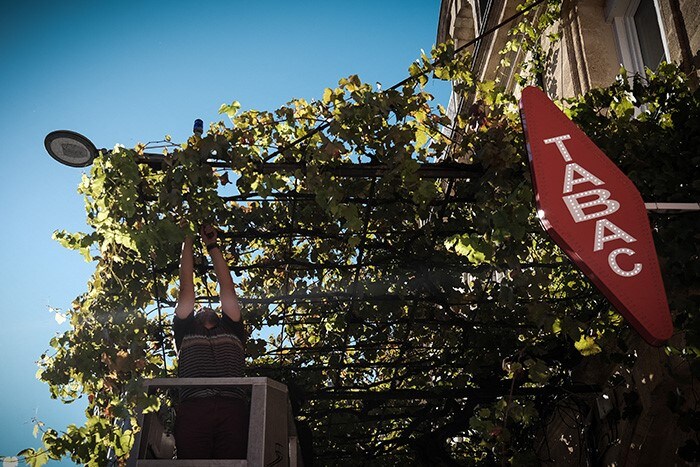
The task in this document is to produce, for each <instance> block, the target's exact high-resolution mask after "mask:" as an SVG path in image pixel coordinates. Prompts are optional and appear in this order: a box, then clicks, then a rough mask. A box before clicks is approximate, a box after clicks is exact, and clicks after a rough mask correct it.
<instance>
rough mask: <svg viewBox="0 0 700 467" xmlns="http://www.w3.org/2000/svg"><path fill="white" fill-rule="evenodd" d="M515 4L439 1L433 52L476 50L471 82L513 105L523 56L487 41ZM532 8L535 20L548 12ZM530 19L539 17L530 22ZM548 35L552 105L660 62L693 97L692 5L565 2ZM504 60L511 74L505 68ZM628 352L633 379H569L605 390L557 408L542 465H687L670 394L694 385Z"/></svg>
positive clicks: (541, 447)
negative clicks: (509, 96) (493, 85)
mask: <svg viewBox="0 0 700 467" xmlns="http://www.w3.org/2000/svg"><path fill="white" fill-rule="evenodd" d="M520 3H522V0H443V1H442V4H441V9H440V18H439V23H438V34H437V41H438V43H439V42H445V41H446V40H448V39H452V40H454V41H455V45H456V47H459V46H462V45H464V44H467V43H469V42H474V43H473V45H471V46H470V47H469V49H470V51H471V53H472V58H471V60H472V71H473V73H474V77H475V79H478V80H482V81H483V80H497V81H498V82H499V83H500V84H501V85H503V86H505V87H506V89H507V90H509V91H512V92H514V93H515V94H516V95H517V94H518V92H519V90H518V83H517V79H516V73H517V71H518V69H519V67H518V64H519V63H522V61H523V60H524V58H525V57H524V52H523V51H522V50H511V51H510V52H508V53H507V54H505V55H504V54H500V53H499V51H501V50H502V49H503V48H504V46H505V45H506V43H507V42H508V41H509V40H510V39H511V38H512V37H509V35H508V31H509V29H510V27H511V26H512V25H513V24H509V25H507V26H506V27H502V28H499V29H497V30H496V31H494V32H493V33H490V34H487V35H484V33H485V32H488V31H489V30H490V29H492V28H493V27H495V26H496V25H498V24H500V23H501V22H503V21H504V20H505V19H507V18H509V17H510V16H512V15H514V14H516V13H517V11H518V10H517V7H518V5H519V4H520ZM537 8H540V10H539V11H540V12H541V11H542V9H543V8H544V5H540V6H539V7H537ZM533 17H535V18H536V17H537V14H535V15H529V16H528V17H527V18H528V19H527V20H528V21H533V19H532V18H533ZM552 28H553V29H554V31H551V32H555V33H557V34H558V35H559V37H560V39H559V40H557V41H552V42H550V41H549V40H548V39H546V38H542V46H543V50H544V51H545V52H546V56H547V57H548V59H547V61H546V62H545V67H544V72H543V73H542V75H541V76H540V79H539V82H540V84H541V86H542V87H543V88H544V90H545V91H546V92H547V93H548V95H549V96H550V97H551V98H553V99H561V98H566V97H573V96H577V95H581V94H584V93H586V92H587V91H589V90H591V89H593V88H597V87H607V86H610V85H611V84H612V83H613V82H614V79H615V77H616V75H617V74H618V73H619V72H620V67H621V66H623V67H624V68H625V69H626V70H627V71H628V72H629V73H640V74H644V73H645V69H651V70H654V69H656V68H657V67H658V65H659V64H660V63H661V62H662V61H668V62H674V63H676V64H679V65H680V68H681V70H683V71H684V72H685V73H686V74H687V75H688V76H689V79H690V80H691V86H694V87H697V83H698V69H699V68H700V53H699V50H700V2H698V0H562V5H561V17H560V19H559V20H558V21H557V22H556V24H555V25H554V26H553V27H552ZM482 35H483V37H481V38H479V37H480V36H482ZM504 57H506V58H507V59H508V61H509V62H510V63H511V66H502V65H501V60H502V58H504ZM471 97H472V96H460V95H457V94H454V93H453V95H452V96H451V98H450V104H449V107H448V111H449V112H450V113H451V114H452V115H454V114H455V113H460V112H462V111H463V109H468V108H469V105H471V102H470V98H471ZM682 338H683V337H682V336H675V337H674V339H682ZM628 344H629V347H630V349H633V353H634V355H635V356H636V362H635V363H634V366H633V369H632V371H631V373H630V374H627V375H622V374H620V373H619V370H620V367H619V366H616V365H614V364H611V363H609V362H604V361H603V360H602V359H601V360H599V359H596V358H595V357H594V358H589V359H586V360H585V361H584V363H583V364H581V365H580V366H579V367H578V368H577V369H576V370H575V372H574V373H575V374H574V375H573V377H574V379H577V380H578V381H580V382H585V383H588V384H600V385H601V386H605V387H608V388H609V389H608V390H606V391H605V392H602V393H599V394H593V395H591V397H590V398H589V399H588V400H586V401H585V404H582V405H578V406H576V405H563V404H559V405H557V406H556V407H553V409H552V414H551V417H550V418H549V419H548V420H547V421H546V428H545V429H544V430H543V434H542V437H541V439H540V440H539V441H538V443H536V446H534V449H535V450H536V452H537V454H538V457H539V458H540V459H546V460H547V461H544V465H617V466H622V465H628V466H637V465H654V466H660V465H687V464H686V463H685V462H684V461H683V460H682V458H681V457H680V456H679V455H678V450H679V447H680V446H681V445H683V443H685V441H686V440H688V439H689V436H693V435H692V434H689V432H688V430H687V429H686V430H684V429H682V428H681V427H679V426H677V424H676V423H675V422H674V420H675V419H674V417H673V415H672V412H671V410H670V406H671V405H673V403H674V401H671V400H669V399H668V398H667V394H669V393H670V392H673V390H674V387H675V386H674V385H675V384H676V382H677V381H678V380H679V379H680V380H683V379H684V378H685V380H686V381H688V383H687V384H688V385H689V387H691V389H690V392H691V393H694V391H693V389H692V385H693V384H696V385H697V381H693V377H692V375H691V372H690V369H689V368H688V366H687V364H686V365H684V362H683V361H682V360H680V359H678V358H673V357H669V356H667V355H666V354H665V353H664V352H663V350H660V349H657V348H653V347H650V346H648V345H646V344H645V343H644V342H642V340H641V339H636V340H634V341H633V342H629V343H628ZM611 381H618V382H617V383H615V384H612V383H610V382H611ZM676 402H677V401H676ZM691 433H692V430H691Z"/></svg>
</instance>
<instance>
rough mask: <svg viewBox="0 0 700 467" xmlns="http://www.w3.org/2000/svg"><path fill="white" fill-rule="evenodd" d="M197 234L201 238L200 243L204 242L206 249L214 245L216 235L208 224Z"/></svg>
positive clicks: (214, 230)
mask: <svg viewBox="0 0 700 467" xmlns="http://www.w3.org/2000/svg"><path fill="white" fill-rule="evenodd" d="M199 233H200V235H201V236H202V242H204V244H205V245H206V246H207V247H208V246H210V245H216V240H217V238H218V234H217V232H216V229H215V228H214V227H212V226H211V225H209V224H204V225H203V226H202V228H201V229H200V231H199Z"/></svg>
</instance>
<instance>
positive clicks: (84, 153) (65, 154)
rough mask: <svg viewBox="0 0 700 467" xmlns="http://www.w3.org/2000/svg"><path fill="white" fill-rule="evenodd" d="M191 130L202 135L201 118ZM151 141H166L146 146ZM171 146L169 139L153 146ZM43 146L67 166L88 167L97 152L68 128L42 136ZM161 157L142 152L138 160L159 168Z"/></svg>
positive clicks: (86, 140)
mask: <svg viewBox="0 0 700 467" xmlns="http://www.w3.org/2000/svg"><path fill="white" fill-rule="evenodd" d="M193 131H194V134H196V135H199V136H202V133H203V132H204V122H203V121H202V120H201V119H199V118H198V119H196V120H195V121H194V128H193ZM151 143H166V141H151V142H149V143H148V144H147V145H146V147H149V146H150V145H151ZM171 146H175V147H177V144H173V143H170V140H168V141H167V143H166V144H165V145H164V146H155V147H161V148H162V147H166V148H167V147H171ZM44 147H45V148H46V151H47V152H48V153H49V155H50V156H51V157H53V158H54V159H55V160H57V161H58V162H60V163H61V164H64V165H67V166H69V167H88V166H89V165H92V162H93V161H94V160H95V157H97V153H98V151H97V148H96V147H95V145H94V144H93V143H92V141H90V140H89V139H87V138H86V137H85V136H83V135H81V134H80V133H76V132H75V131H70V130H56V131H52V132H51V133H49V134H48V135H46V138H44ZM150 147H153V146H150ZM100 151H102V152H103V153H104V154H111V153H112V151H111V150H107V149H100ZM163 159H164V157H163V155H162V154H154V153H143V154H141V155H140V156H139V158H138V162H139V163H140V164H146V165H148V166H150V167H151V168H154V169H160V168H161V165H162V162H163Z"/></svg>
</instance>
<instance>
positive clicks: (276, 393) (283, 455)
mask: <svg viewBox="0 0 700 467" xmlns="http://www.w3.org/2000/svg"><path fill="white" fill-rule="evenodd" d="M144 386H146V388H147V391H148V393H149V394H154V393H155V391H156V389H168V388H181V387H188V388H196V387H207V388H213V387H241V388H244V389H248V390H250V423H249V427H248V457H247V459H173V458H172V456H173V454H174V451H173V447H174V445H171V444H169V443H164V442H163V434H164V432H165V428H164V427H163V425H162V423H161V422H160V420H159V419H158V417H157V416H156V414H152V413H149V414H141V415H140V416H139V425H140V426H141V431H140V432H139V434H138V435H137V437H136V440H135V443H134V447H133V449H132V452H131V456H130V457H129V462H128V464H127V465H128V466H134V467H157V466H170V465H175V466H183V467H185V466H188V467H204V466H208V467H222V466H227V467H229V466H230V467H234V466H235V467H241V466H268V465H275V466H290V467H299V466H302V465H303V463H302V462H301V459H300V457H299V455H298V453H299V442H298V438H297V434H296V428H295V425H294V419H293V417H292V414H291V408H290V406H289V399H288V396H287V386H285V385H284V384H282V383H279V382H277V381H274V380H272V379H270V378H264V377H255V378H155V379H151V380H146V381H145V382H144ZM154 453H157V454H158V455H157V456H154ZM154 457H158V458H154Z"/></svg>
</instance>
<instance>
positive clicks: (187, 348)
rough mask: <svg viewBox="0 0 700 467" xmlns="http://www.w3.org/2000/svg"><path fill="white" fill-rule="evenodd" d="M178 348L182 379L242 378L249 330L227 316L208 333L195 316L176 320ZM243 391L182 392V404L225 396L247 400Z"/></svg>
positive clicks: (209, 389) (198, 390)
mask: <svg viewBox="0 0 700 467" xmlns="http://www.w3.org/2000/svg"><path fill="white" fill-rule="evenodd" d="M173 331H174V333H175V346H176V348H177V351H178V370H177V376H178V377H179V378H224V377H226V378H231V377H236V378H238V377H242V376H243V374H244V368H245V340H246V336H245V329H244V327H243V323H242V322H241V321H233V320H232V319H231V318H229V317H228V316H227V315H226V314H225V313H224V314H223V316H222V317H221V318H220V319H219V324H218V325H216V326H215V327H213V328H212V329H207V328H206V327H204V325H203V324H202V323H200V322H199V320H197V319H196V318H195V316H194V313H190V315H189V316H188V317H187V318H185V319H180V318H178V317H177V316H175V318H174V320H173ZM244 394H245V393H244V391H243V390H242V389H241V388H196V389H187V388H181V389H180V400H181V401H182V400H185V399H189V398H192V397H211V396H224V397H234V398H239V399H240V398H244V397H245V395H244Z"/></svg>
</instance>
